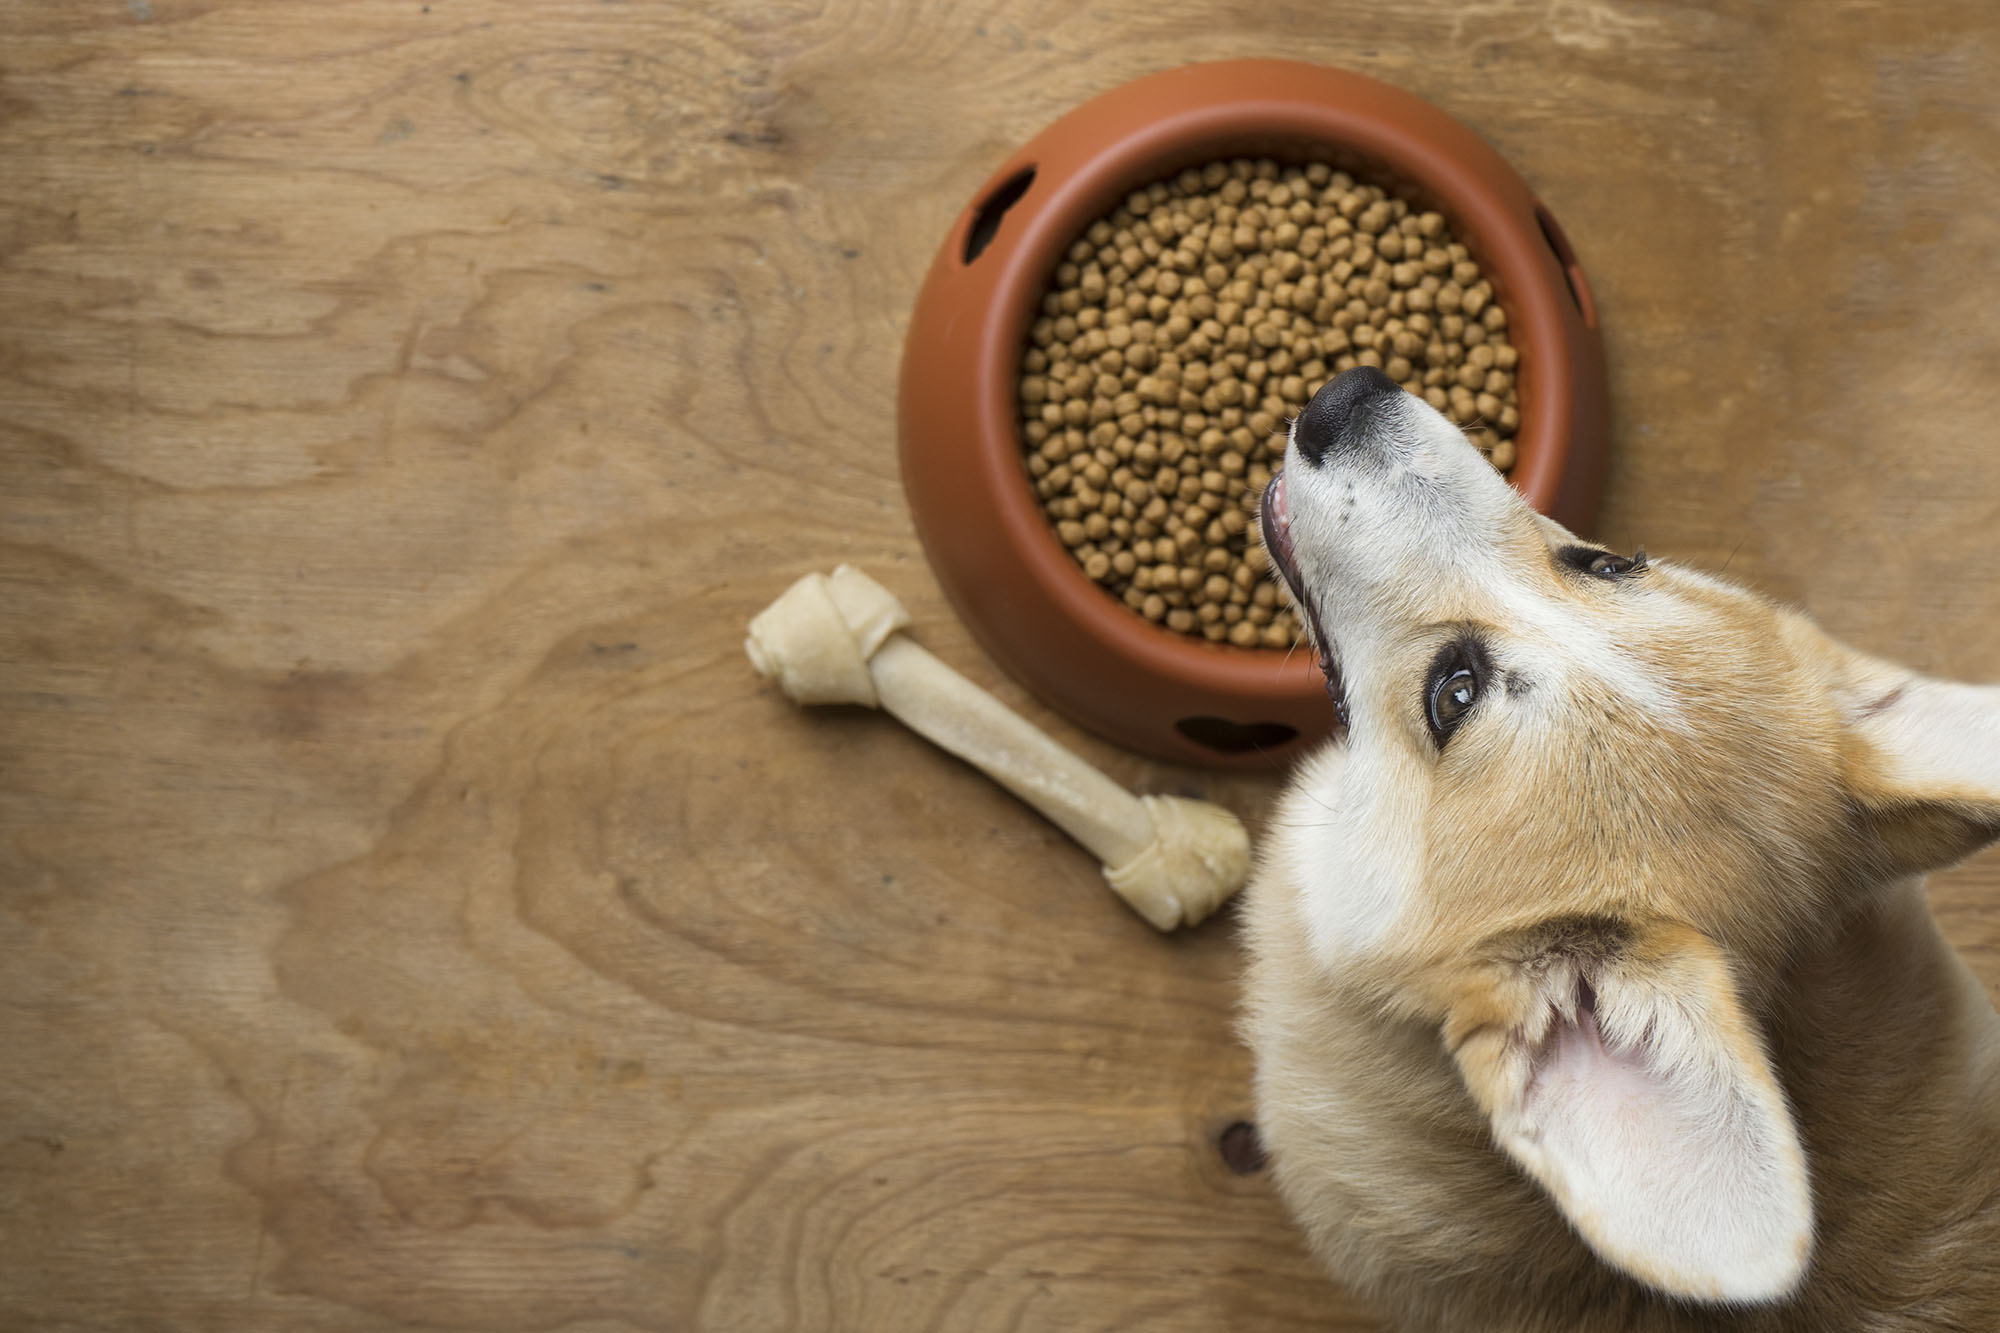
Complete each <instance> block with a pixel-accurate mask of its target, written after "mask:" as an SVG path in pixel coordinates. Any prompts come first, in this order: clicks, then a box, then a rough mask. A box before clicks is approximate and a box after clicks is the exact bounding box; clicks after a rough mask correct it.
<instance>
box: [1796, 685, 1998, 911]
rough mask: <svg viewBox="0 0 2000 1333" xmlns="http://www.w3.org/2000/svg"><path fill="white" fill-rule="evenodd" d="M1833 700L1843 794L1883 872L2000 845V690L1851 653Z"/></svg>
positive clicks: (1907, 870) (1932, 866) (1920, 868)
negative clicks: (1840, 734)
mask: <svg viewBox="0 0 2000 1333" xmlns="http://www.w3.org/2000/svg"><path fill="white" fill-rule="evenodd" d="M1834 698H1835V701H1836V704H1837V706H1838V707H1839V709H1840V712H1841V721H1842V724H1843V726H1844V727H1845V734H1844V745H1843V749H1842V755H1841V763H1842V768H1843V770H1844V776H1845V779H1846V783H1847V788H1848V791H1849V793H1850V794H1851V795H1852V797H1853V799H1854V803H1855V806H1856V808H1857V809H1858V810H1859V811H1860V812H1861V815H1862V818H1863V819H1864V820H1865V821H1866V823H1867V826H1868V829H1869V832H1870V833H1872V834H1873V835H1874V841H1875V843H1876V845H1877V847H1878V848H1879V850H1880V854H1881V855H1882V857H1883V859H1884V861H1885V863H1886V864H1885V866H1884V869H1886V870H1888V871H1890V872H1892V873H1899V874H1921V873H1923V872H1924V871H1928V870H1936V869H1939V868H1940V867H1943V866H1947V865H1950V864H1951V863H1952V862H1954V861H1959V860H1962V859H1964V858H1965V857H1967V856H1970V855H1971V854H1972V853H1973V852H1976V851H1978V850H1979V849H1980V848H1981V847H1984V846H1986V845H1987V844H1988V843H1990V842H1992V841H1994V840H1995V839H1996V838H2000V687H1994V686H1990V685H1989V686H1981V685H1960V684H1956V683H1954V682H1951V681H1943V680H1932V679H1929V678H1927V677H1924V676H1919V675H1917V674H1916V673H1914V672H1911V671H1906V670H1904V669H1902V668H1901V667H1896V666H1891V665H1890V664H1888V663H1885V662H1881V661H1879V660H1876V659H1874V658H1870V657H1866V656H1864V655H1862V654H1859V653H1846V654H1845V656H1844V657H1843V658H1842V660H1841V661H1840V663H1839V666H1838V668H1837V670H1836V674H1835V679H1834Z"/></svg>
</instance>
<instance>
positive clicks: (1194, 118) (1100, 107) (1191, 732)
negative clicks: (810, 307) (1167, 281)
mask: <svg viewBox="0 0 2000 1333" xmlns="http://www.w3.org/2000/svg"><path fill="white" fill-rule="evenodd" d="M1244 156H1249V157H1271V158H1275V159H1278V160H1280V161H1289V162H1307V161H1326V162H1330V163H1332V164H1333V165H1334V166H1336V167H1340V168H1342V169H1344V170H1347V171H1350V172H1352V173H1353V174H1355V175H1357V176H1361V177H1364V178H1366V179H1369V180H1372V181H1374V182H1375V183H1377V184H1379V185H1382V186H1383V187H1384V188H1386V189H1389V190H1392V191H1394V192H1395V193H1397V194H1400V195H1402V196H1403V197H1404V198H1406V199H1409V200H1410V201H1411V202H1412V203H1413V204H1418V205H1421V206H1423V207H1426V208H1435V209H1436V210H1437V211H1439V212H1441V213H1443V214H1444V215H1445V217H1446V219H1447V220H1448V221H1449V222H1450V224H1451V226H1452V229H1453V230H1454V232H1455V233H1456V234H1457V235H1458V237H1459V238H1460V239H1461V240H1462V241H1463V242H1464V243H1465V245H1466V247H1467V248H1468V249H1470V250H1471V251H1472V254H1473V257H1474V259H1476V260H1477V261H1478V263H1479V264H1480V267H1481V268H1482V269H1483V270H1484V272H1485V274H1486V276H1487V277H1488V278H1489V279H1490V280H1491V281H1492V283H1493V289H1494V293H1495V297H1496V299H1497V300H1498V301H1499V302H1500V305H1501V306H1502V308H1503V309H1505V310H1506V312H1507V319H1508V329H1509V336H1510V337H1511V338H1512V340H1513V342H1514V344H1515V345H1516V346H1517V347H1519V348H1520V352H1521V365H1520V372H1519V382H1518V383H1519V392H1520V400H1521V407H1520V411H1521V425H1520V429H1519V432H1518V433H1517V435H1516V438H1515V447H1516V457H1517V461H1516V463H1515V466H1514V472H1513V479H1514V484H1515V486H1516V487H1517V488H1519V489H1520V491H1521V492H1522V493H1523V494H1524V495H1525V496H1526V497H1527V499H1528V500H1529V502H1530V503H1532V504H1533V505H1535V506H1536V508H1538V509H1540V510H1542V511H1543V512H1544V513H1547V514H1549V515H1551V516H1553V517H1554V518H1555V519H1557V521H1559V522H1561V523H1563V524H1564V525H1566V526H1568V527H1570V528H1573V529H1577V530H1579V531H1583V530H1587V529H1588V528H1589V525H1590V522H1591V519H1592V517H1593V515H1594V514H1595V512H1596V507H1597V498H1598V492H1599V489H1600V488H1601V486H1602V483H1603V477H1604V463H1605V436H1606V429H1607V426H1608V420H1609V414H1610V409H1609V402H1608V390H1607V387H1606V383H1605V374H1604V352H1603V347H1602V345H1601V344H1600V342H1599V341H1598V336H1597V314H1596V309H1595V307H1594V305H1593V302H1592V300H1591V295H1590V288H1589V286H1588V284H1586V283H1585V281H1584V277H1583V271H1582V269H1580V268H1579V267H1578V266H1577V262H1576V258H1575V256H1574V255H1573V254H1572V253H1571V251H1570V248H1569V244H1568V242H1567V241H1566V240H1564V238H1563V234H1562V231H1561V230H1560V229H1559V228H1558V227H1557V226H1556V224H1555V221H1554V219H1552V218H1551V217H1550V216H1549V214H1548V211H1547V210H1546V209H1544V208H1543V207H1542V206H1541V204H1540V203H1539V202H1538V201H1537V200H1536V199H1535V196H1534V194H1533V192H1532V191H1530V190H1529V189H1528V187H1527V185H1526V183H1525V182H1523V181H1522V180H1521V178H1520V177H1519V176H1518V175H1516V174H1515V172H1514V171H1513V169H1512V168H1510V167H1509V166H1508V165H1507V164H1506V162H1505V161H1503V160H1502V159H1501V157H1500V155H1499V154H1498V153H1496V152H1494V150H1493V149H1492V148H1490V147H1488V146H1487V144H1486V143H1485V142H1484V141H1483V140H1481V139H1480V138H1479V137H1478V136H1477V135H1475V134H1474V133H1473V132H1472V131H1471V130H1469V129H1467V128H1466V127H1465V126H1463V125H1461V124H1459V123H1458V122H1457V121H1455V120H1453V119H1452V118H1451V117H1449V116H1447V115H1445V114H1444V113H1443V112H1442V111H1439V110H1438V109H1437V108H1435V107H1433V106H1430V105H1429V104H1427V103H1425V102H1423V101H1421V100H1420V99H1418V98H1416V97H1413V96H1411V95H1410V94H1408V93H1405V92H1402V91H1400V90H1398V89H1396V88H1392V87H1390V86H1388V85H1387V84H1383V83H1378V82H1376V81H1375V80H1373V79H1368V78H1363V77H1362V76H1360V75H1357V74H1350V73H1346V72H1344V71H1341V70H1335V69H1327V68H1323V67H1321V66H1317V65H1308V64H1302V63H1298V62H1295V61H1283V60H1236V61H1227V62H1222V63H1218V64H1210V65H1191V66H1188V67H1185V68H1182V69H1175V70H1169V71H1167V72H1166V73H1163V74H1155V75H1152V76H1150V77H1148V78H1144V79H1139V80H1137V81H1136V82H1133V83H1129V84H1126V85H1125V86H1123V87H1121V88H1117V89H1114V90H1112V91H1111V92H1108V93H1106V94H1104V95H1103V96H1101V97H1098V98H1096V99H1094V100H1092V101H1090V102H1086V103H1085V104H1084V105H1082V106H1080V107H1078V108H1077V109H1076V110H1074V111H1072V112H1070V113H1069V114H1068V115H1066V116H1064V117H1063V118H1062V119H1060V120H1058V121H1057V122H1056V123H1055V124H1053V125H1051V126H1050V127H1049V128H1048V129H1046V130H1044V131H1043V132H1042V133H1041V134H1039V135H1037V136H1036V137H1035V138H1034V139H1033V140H1031V141H1030V142H1028V143H1027V144H1026V145H1024V146H1023V147H1022V148H1021V149H1020V151H1019V152H1017V153H1015V154H1014V155H1013V156H1012V157H1011V158H1009V159H1008V160H1007V162H1006V163H1005V164H1004V165H1002V166H1001V167H1000V169H999V170H998V171H996V172H994V174H993V176H992V178H991V179H990V180H989V181H988V182H987V183H986V185H985V186H984V187H983V188H982V189H981V190H980V191H979V193H978V194H977V195H976V196H975V197H974V199H973V202H972V203H971V204H970V205H969V206H968V207H967V208H966V210H965V212H964V213H962V214H961V215H960V216H959V219H958V221H957V223H956V224H955V225H954V226H953V227H952V230H951V234H950V235H949V237H947V239H946V241H945V244H944V248H943V249H942V250H940V251H939V252H938V255H937V258H936V260H935V261H934V262H933V263H932V265H931V270H930V274H929V276H928V277H927V278H926V279H925V281H924V287H923V291H922V292H921V293H920V294H919V296H918V297H917V305H916V311H915V313H914V315H913V317H912V318H911V321H910V331H909V337H908V341H907V343H906V344H905V346H904V350H903V369H902V382H901V388H900V395H899V397H900V401H899V405H898V434H899V437H900V444H901V455H902V469H903V486H904V489H905V491H906V492H907V494H908V496H909V501H910V508H911V511H912V513H913V515H914V517H915V520H916V526H917V533H918V536H919V537H920V538H921V539H922V541H923V544H924V550H925V552H926V553H927V554H928V555H929V557H930V561H931V564H932V566H933V567H934V568H935V569H936V571H937V576H938V581H939V582H940V583H941V584H942V585H943V587H944V590H945V593H946V595H947V596H948V597H950V599H951V601H952V604H953V606H955V607H956V608H957V610H958V613H959V614H960V615H961V616H962V617H964V619H965V621H966V623H967V624H968V625H969V626H970V627H971V628H972V631H973V633H974V635H975V636H976V637H977V638H978V640H979V642H980V643H981V644H982V645H983V646H984V647H985V649H986V650H987V651H988V652H989V653H991V654H992V655H993V657H994V659H995V660H996V661H998V662H999V663H1000V665H1001V666H1002V667H1004V668H1005V669H1006V670H1007V671H1009V672H1010V673H1012V674H1013V675H1014V676H1015V677H1016V678H1017V679H1019V680H1020V681H1021V682H1022V683H1023V684H1025V685H1026V686H1027V687H1028V688H1029V689H1030V690H1032V691H1034V693H1035V694H1036V695H1038V696H1039V697H1041V698H1042V699H1043V700H1044V701H1046V702H1047V703H1048V704H1050V705H1051V706H1052V707H1054V708H1056V709H1057V710H1059V711H1060V712H1062V713H1064V714H1066V715H1067V716H1069V717H1070V718H1071V719H1073V720H1074V721H1076V722H1077V723H1079V724H1080V725H1082V726H1084V727H1087V728H1089V729H1090V730H1092V731H1095V732H1097V733H1099V734H1100V735H1102V736H1105V737H1107V738H1108V739H1110V740H1113V741H1116V742H1118V743H1119V744H1121V745H1124V746H1127V747H1130V748H1131V749H1134V750H1139V751H1143V752H1145V753H1148V754H1152V755H1157V756H1160V757H1162V758H1165V759H1172V760H1177V761H1180V762H1183V763H1192V764H1208V765H1225V766H1240V767H1268V766H1269V765H1270V764H1271V763H1273V762H1274V761H1277V760H1283V759H1285V758H1288V757H1290V756H1291V755H1292V754H1294V753H1296V752H1297V751H1298V750H1300V749H1301V748H1303V747H1305V746H1307V745H1309V744H1311V743H1313V742H1315V741H1317V740H1319V739H1321V738H1322V737H1324V736H1326V735H1327V734H1328V733H1329V732H1330V731H1331V730H1332V727H1333V710H1332V706H1331V705H1330V703H1329V702H1328V700H1327V697H1326V693H1325V687H1324V681H1323V680H1322V679H1321V677H1320V673H1319V668H1318V666H1317V665H1316V664H1315V663H1314V662H1313V660H1312V654H1311V653H1309V652H1294V653H1291V654H1286V653H1284V652H1280V651H1278V650H1276V649H1269V648H1237V647H1233V646H1228V645H1218V644H1212V643H1208V642H1206V641H1203V640H1197V639H1191V638H1187V637H1185V636H1182V635H1179V634H1175V633H1173V632H1172V631H1170V630H1167V629H1165V628H1162V627H1160V626H1157V625H1154V624H1152V623H1151V622H1149V621H1147V620H1145V619H1144V618H1143V617H1141V616H1139V615H1137V614H1135V613H1134V612H1132V611H1131V610H1130V609H1129V608H1127V607H1126V606H1125V605H1124V604H1123V603H1121V602H1120V601H1118V600H1117V599H1116V598H1114V597H1112V596H1111V595H1110V594H1108V593H1107V592H1105V591H1104V589H1102V588H1100V587H1098V586H1097V585H1096V584H1095V583H1093V582H1091V580H1090V579H1089V578H1088V577H1087V576H1086V575H1085V574H1084V572H1083V571H1082V570H1081V569H1079V568H1078V567H1077V565H1076V563H1075V562H1074V561H1073V560H1072V559H1071V557H1070V555H1069V553H1068V552H1067V551H1066V550H1064V549H1063V546H1062V543H1061V541H1060V540H1059V539H1058V538H1057V536H1056V534H1055V532H1054V530H1053V529H1052V528H1051V526H1050V525H1049V522H1048V520H1047V518H1046V517H1044V515H1043V513H1042V510H1041V508H1040V506H1039V504H1038V503H1037V500H1036V497H1035V494H1034V491H1033V489H1032V488H1031V486H1030V484H1029V480H1028V476H1027V471H1026V468H1025V465H1024V461H1023V456H1022V448H1021V439H1020V434H1019V429H1018V426H1017V423H1016V416H1015V387H1016V377H1017V376H1018V374H1019V373H1020V359H1021V352H1022V348H1023V347H1024V345H1025V340H1026V337H1027V331H1028V326H1029V324H1030V322H1031V321H1032V319H1033V318H1034V314H1035V311H1036V309H1037V307H1038V306H1039V303H1040V300H1041V296H1042V292H1043V290H1044V289H1045V287H1046V286H1047V283H1048V279H1049V276H1050V275H1051V274H1052V273H1053V272H1054V270H1055V267H1056V264H1057V263H1058V261H1059V260H1060V258H1061V256H1062V254H1063V252H1064V251H1065V250H1066V249H1067V248H1068V246H1069V245H1070V243H1071V242H1072V241H1074V240H1075V239H1076V237H1077V236H1078V235H1079V234H1080V233H1081V232H1082V231H1083V230H1084V229H1085V228H1086V227H1088V226H1089V225H1090V224H1091V223H1092V222H1094V221H1095V220H1096V219H1097V218H1098V217H1100V216H1102V215H1103V214H1104V213H1106V212H1108V211H1109V210H1110V209H1111V207H1112V206H1113V205H1114V204H1115V203H1116V202H1117V201H1118V200H1120V199H1121V198H1123V197H1124V196H1125V195H1126V194H1128V193H1129V192H1130V191H1132V190H1133V189H1134V188H1136V187H1138V186H1141V185H1145V184H1148V183H1150V182H1152V181H1155V180H1159V179H1161V178H1163V177H1166V176H1169V175H1172V174H1173V173H1175V172H1177V171H1179V170H1181V169H1182V168H1184V167H1188V166H1196V165H1200V164H1203V163H1207V162H1212V161H1215V160H1217V159H1222V158H1231V157H1244Z"/></svg>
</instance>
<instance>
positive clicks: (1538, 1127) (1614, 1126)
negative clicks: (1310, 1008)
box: [1444, 923, 1812, 1302]
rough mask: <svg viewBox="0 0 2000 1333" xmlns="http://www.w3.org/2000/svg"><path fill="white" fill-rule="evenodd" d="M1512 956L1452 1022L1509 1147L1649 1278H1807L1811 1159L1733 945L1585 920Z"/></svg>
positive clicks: (1758, 1290)
mask: <svg viewBox="0 0 2000 1333" xmlns="http://www.w3.org/2000/svg"><path fill="white" fill-rule="evenodd" d="M1502 952H1503V953H1504V954H1506V956H1505V957H1501V958H1499V959H1498V961H1496V962H1494V963H1493V964H1492V965H1491V966H1490V967H1489V968H1487V969H1485V970H1484V971H1483V973H1482V975H1481V979H1480V980H1479V981H1478V982H1476V983H1474V984H1473V986H1472V987H1471V988H1470V989H1469V990H1467V991H1465V992H1463V993H1462V994H1461V995H1460V997H1459V999H1458V1002H1457V1003H1455V1004H1454V1005H1453V1006H1452V1009H1451V1012H1450V1015H1449V1017H1448V1019H1447V1022H1446V1026H1445V1031H1444V1037H1445V1041H1446V1044H1447V1045H1448V1046H1449V1047H1450V1049H1451V1051H1452V1053H1453V1055H1454V1057H1455V1058H1456V1060H1457V1062H1458V1067H1459V1072H1460V1073H1461V1074H1462V1075H1463V1077H1464V1079H1465V1083H1466V1086H1467V1088H1468V1089H1469V1090H1470V1091H1471V1093H1472V1095H1473V1098H1474V1100H1476V1101H1477V1102H1478V1103H1479V1105H1480V1108H1481V1109H1482V1110H1484V1111H1485V1112H1486V1114H1487V1116H1488V1117H1489V1118H1490V1120H1491V1122H1492V1129H1493V1137H1494V1139H1495V1141H1496V1142H1497V1143H1498V1144H1499V1146H1500V1147H1501V1148H1502V1149H1504V1150H1505V1151H1506V1153H1507V1154H1508V1155H1509V1156H1510V1157H1512V1158H1513V1159H1514V1161H1515V1162H1517V1163H1519V1165H1520V1166H1521V1168H1522V1169H1523V1170H1524V1171H1526V1172H1527V1174H1528V1175H1529V1176H1530V1177H1531V1178H1532V1179H1533V1180H1534V1181H1535V1182H1536V1183H1537V1184H1539V1185H1541V1186H1542V1188H1543V1189H1545V1190H1547V1191H1548V1194H1549V1197H1550V1198H1551V1199H1553V1200H1554V1201H1555V1204H1556V1207H1557V1208H1559V1209H1561V1211H1562V1213H1563V1215H1564V1216H1565V1217H1567V1218H1568V1219H1569V1221H1570V1224H1571V1225H1572V1226H1574V1227H1575V1228H1576V1230H1577V1232H1578V1234H1579V1235H1581V1236H1582V1237H1583V1239H1584V1240H1585V1242H1587V1243H1588V1244H1589V1245H1590V1247H1591V1249H1593V1250H1594V1251H1596V1252H1597V1254H1598V1255H1599V1256H1600V1257H1601V1258H1603V1259H1604V1260H1605V1261H1606V1262H1607V1263H1609V1264H1612V1265H1613V1266H1615V1267H1617V1268H1619V1269H1621V1270H1623V1271H1624V1272H1626V1273H1629V1274H1631V1275H1632V1276H1633V1277H1635V1278H1637V1279H1639V1280H1640V1281H1642V1282H1645V1283H1647V1284H1649V1285H1651V1286H1653V1287H1656V1288H1658V1289H1659V1290H1661V1291H1664V1292H1668V1293H1671V1294H1673V1295H1677V1296H1684V1297H1693V1298H1697V1299H1703V1300H1712V1301H1732V1302H1758V1301H1770V1300H1776V1299H1779V1298H1781V1297H1783V1296H1785V1295H1786V1294H1787V1293H1789V1292H1790V1291H1791V1290H1792V1289H1793V1288H1794V1287H1796V1286H1797V1284H1798V1282H1799V1279H1800V1278H1801V1277H1802V1276H1803V1274H1804V1272H1805V1267H1806V1261H1807V1257H1808V1255H1809V1253H1810V1250H1811V1247H1812V1198H1811V1194H1810V1191H1809V1189H1808V1186H1807V1181H1806V1166H1805V1156H1804V1154H1803V1152H1802V1151H1801V1150H1800V1147H1799V1140H1798V1133H1797V1131H1796V1130H1795V1129H1794V1127H1793V1124H1792V1118H1791V1112H1790V1110H1789V1109H1788V1108H1787V1106H1786V1103H1785V1097H1784V1094H1783V1092H1782V1091H1781V1090H1780V1089H1779V1087H1778V1083H1777V1080H1776V1079H1775V1078H1774V1077H1773V1076H1772V1073H1771V1066H1770V1063H1769V1061H1768V1060H1767V1059H1766V1058H1765V1055H1764V1050H1763V1046H1762V1043H1761V1042H1760V1041H1759V1039H1758V1035H1757V1032H1756V1030H1755V1028H1754V1027H1753V1026H1752V1025H1751V1023H1750V1022H1749V1021H1748V1020H1747V1019H1746V1017H1745V1015H1744V1013H1743V1010H1742V1008H1741V1006H1740V1005H1739V1004H1738V1001H1737V998H1736V991H1735V987H1734V986H1733V984H1732V983H1731V981H1730V977H1729V969H1728V966H1727V965H1726V963H1725V961H1724V958H1723V955H1722V952H1721V950H1720V949H1719V948H1717V946H1716V945H1715V944H1714V943H1713V942H1712V941H1711V940H1709V939H1708V938H1707V937H1705V936H1703V935H1701V934H1699V933H1698V932H1696V931H1694V930H1691V929H1689V928H1687V927H1684V926H1675V925H1662V926H1655V927H1650V928H1645V929H1639V928H1633V927H1628V926H1623V925H1596V926H1592V925H1590V924H1589V923H1584V924H1582V925H1579V926H1576V927H1574V928H1568V929H1567V930H1566V932H1559V933H1558V935H1557V936H1556V937H1555V938H1553V939H1550V938H1542V937H1538V938H1537V939H1535V940H1534V941H1532V942H1530V943H1527V944H1525V945H1522V946H1520V947H1518V948H1511V949H1506V950H1503V951H1502Z"/></svg>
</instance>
